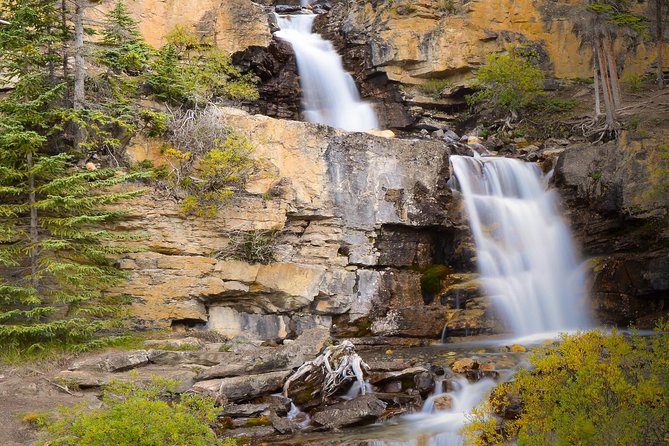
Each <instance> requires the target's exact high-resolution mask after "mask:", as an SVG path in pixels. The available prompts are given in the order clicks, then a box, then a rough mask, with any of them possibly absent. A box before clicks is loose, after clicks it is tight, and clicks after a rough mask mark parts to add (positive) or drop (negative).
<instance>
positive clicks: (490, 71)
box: [467, 51, 544, 116]
mask: <svg viewBox="0 0 669 446" xmlns="http://www.w3.org/2000/svg"><path fill="white" fill-rule="evenodd" d="M543 79H544V75H543V72H542V71H541V70H540V69H539V67H537V66H536V65H534V64H533V63H531V62H529V61H528V60H527V59H526V58H524V57H522V56H520V55H518V54H517V53H516V52H514V51H512V52H510V53H508V54H491V55H489V56H488V58H487V62H486V64H485V65H484V66H483V67H482V68H480V69H479V70H478V71H477V72H476V87H477V88H478V89H479V91H477V92H476V93H474V94H472V95H470V96H467V102H468V103H469V104H470V105H472V106H474V105H477V104H485V105H488V106H490V107H491V108H492V109H493V110H495V111H496V112H498V113H503V114H511V115H512V116H516V115H517V114H518V112H519V111H520V110H521V109H523V108H524V107H526V106H528V105H529V104H531V103H532V102H533V101H534V100H535V99H536V98H537V97H539V96H541V95H543Z"/></svg>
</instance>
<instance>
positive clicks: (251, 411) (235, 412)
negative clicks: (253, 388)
mask: <svg viewBox="0 0 669 446" xmlns="http://www.w3.org/2000/svg"><path fill="white" fill-rule="evenodd" d="M267 409H269V404H226V405H225V407H223V410H222V411H221V413H220V415H219V416H222V417H232V418H237V417H257V416H259V415H260V414H262V413H263V412H264V411H266V410H267Z"/></svg>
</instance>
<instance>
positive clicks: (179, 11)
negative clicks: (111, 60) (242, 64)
mask: <svg viewBox="0 0 669 446" xmlns="http://www.w3.org/2000/svg"><path fill="white" fill-rule="evenodd" d="M115 4H116V2H115V1H112V0H104V1H102V2H101V3H100V4H99V5H96V8H91V11H90V12H89V13H90V15H91V18H92V19H95V20H97V21H98V22H99V21H101V20H102V16H103V14H105V13H106V12H108V11H109V10H110V9H112V8H113V7H114V5H115ZM126 6H127V7H128V9H129V10H130V13H131V15H132V16H133V18H134V19H135V20H137V21H138V25H139V29H140V32H141V33H142V35H143V36H144V38H145V39H146V41H147V43H149V44H150V45H152V46H154V47H156V48H158V47H160V46H161V45H163V44H164V43H165V36H166V35H167V34H168V33H169V32H170V31H172V29H174V27H175V26H177V25H180V26H185V27H186V28H187V29H188V28H190V30H192V31H193V32H196V33H197V34H198V35H199V36H202V37H210V38H212V39H213V40H214V41H215V43H216V45H217V46H218V47H219V48H221V49H223V50H225V51H227V52H228V53H235V52H237V51H241V50H243V49H246V48H248V47H250V46H267V45H269V42H270V41H271V39H272V36H271V33H270V29H269V23H268V20H267V14H266V13H265V11H264V10H263V8H262V7H261V6H260V5H258V4H256V3H254V2H252V1H251V0H226V1H225V2H219V1H215V0H143V1H141V2H128V4H127V5H126Z"/></svg>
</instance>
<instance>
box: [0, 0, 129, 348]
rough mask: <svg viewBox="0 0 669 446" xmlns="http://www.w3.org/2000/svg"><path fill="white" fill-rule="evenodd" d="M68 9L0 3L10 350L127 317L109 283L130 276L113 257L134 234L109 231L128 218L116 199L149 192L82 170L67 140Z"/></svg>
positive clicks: (4, 281)
mask: <svg viewBox="0 0 669 446" xmlns="http://www.w3.org/2000/svg"><path fill="white" fill-rule="evenodd" d="M60 6H61V3H60V2H57V1H55V0H6V1H3V2H2V3H0V18H2V19H3V20H4V21H5V22H7V23H6V24H5V25H3V26H0V84H2V85H5V86H6V87H7V88H8V89H9V90H10V91H9V93H8V94H7V95H6V96H5V97H4V98H3V99H1V100H0V349H8V348H16V349H25V348H31V347H34V346H39V345H44V344H45V343H49V342H51V341H57V342H64V343H67V344H68V345H83V344H86V343H87V342H90V341H91V339H93V336H94V335H95V334H96V333H97V332H99V331H100V330H101V329H102V328H104V327H105V326H107V325H108V324H109V322H110V320H113V319H114V317H115V315H116V314H118V310H119V307H118V306H117V305H114V303H113V302H110V301H108V300H107V299H106V298H105V297H104V295H103V293H102V290H103V289H104V288H105V287H107V286H109V285H111V284H114V283H116V282H118V281H119V280H121V279H122V274H121V273H120V271H119V270H118V269H117V268H116V267H115V266H114V262H113V256H114V255H115V254H118V253H120V252H125V251H127V250H128V249H129V248H126V247H124V246H122V242H121V240H124V239H128V238H133V235H131V234H123V233H121V234H117V233H114V232H111V231H109V230H106V229H105V224H106V223H108V222H110V221H111V220H113V219H116V218H119V217H121V216H122V212H119V211H111V210H109V209H108V208H107V206H108V205H110V204H113V203H117V202H119V201H121V200H124V199H127V198H130V197H133V196H135V195H137V194H138V193H140V191H130V192H117V191H114V192H112V191H110V188H111V187H113V186H117V185H119V184H121V183H124V182H126V181H128V180H130V179H132V176H128V175H124V174H120V173H119V172H117V171H115V170H111V169H100V170H91V171H88V170H83V169H76V168H75V167H74V164H73V160H74V157H73V155H72V154H70V153H68V152H70V151H71V147H69V146H68V144H66V143H64V141H65V138H64V135H63V129H64V128H65V126H66V124H67V123H66V121H65V120H66V119H70V117H71V116H72V113H70V111H69V106H68V104H71V101H68V100H67V98H65V97H64V92H65V91H66V90H67V89H66V88H65V86H66V84H67V83H68V82H69V79H67V72H66V69H65V67H66V64H64V65H63V67H64V68H63V70H62V72H60V73H58V70H57V69H56V67H57V66H58V62H59V61H62V60H66V59H67V54H64V52H63V51H64V48H65V45H64V43H65V38H67V36H68V35H69V30H67V29H66V27H64V26H63V21H62V13H63V11H62V10H61V8H60Z"/></svg>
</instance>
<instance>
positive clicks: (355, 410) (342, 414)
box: [311, 394, 386, 429]
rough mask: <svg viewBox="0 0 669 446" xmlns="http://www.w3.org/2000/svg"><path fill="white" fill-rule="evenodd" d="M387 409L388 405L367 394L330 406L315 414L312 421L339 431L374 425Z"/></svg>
mask: <svg viewBox="0 0 669 446" xmlns="http://www.w3.org/2000/svg"><path fill="white" fill-rule="evenodd" d="M385 409H386V403H384V402H383V401H381V400H380V399H378V398H377V397H376V396H374V395H370V394H367V395H362V396H359V397H357V398H354V399H352V400H349V401H345V402H343V403H338V404H333V405H331V406H328V407H326V408H325V409H323V410H320V411H318V412H316V413H315V414H313V415H312V417H311V420H312V421H313V422H314V423H317V424H319V425H321V426H325V427H327V428H329V429H339V428H342V427H349V426H359V425H363V424H370V423H373V422H374V421H376V420H377V419H378V418H379V417H380V416H381V415H383V412H384V411H385Z"/></svg>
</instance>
